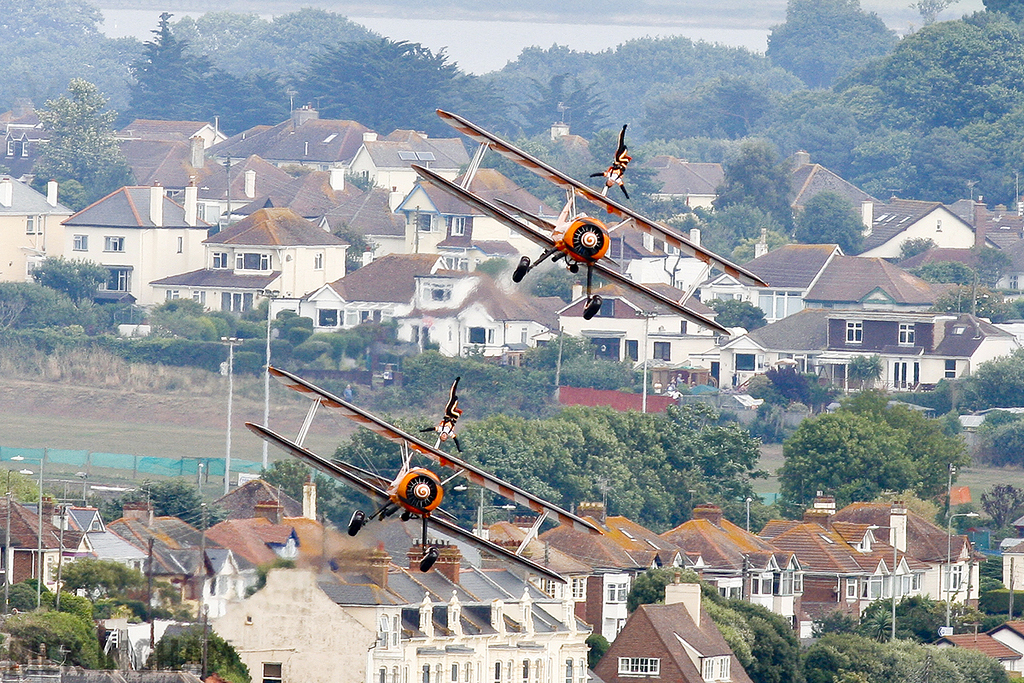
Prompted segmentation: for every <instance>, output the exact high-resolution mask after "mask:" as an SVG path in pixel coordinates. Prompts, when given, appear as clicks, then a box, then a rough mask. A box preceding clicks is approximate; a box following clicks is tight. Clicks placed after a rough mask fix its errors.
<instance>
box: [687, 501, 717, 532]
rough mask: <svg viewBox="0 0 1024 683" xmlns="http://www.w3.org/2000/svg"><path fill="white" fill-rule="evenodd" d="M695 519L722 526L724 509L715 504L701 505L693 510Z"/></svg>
mask: <svg viewBox="0 0 1024 683" xmlns="http://www.w3.org/2000/svg"><path fill="white" fill-rule="evenodd" d="M693 518H694V519H706V520H707V521H709V522H711V523H712V524H714V525H715V526H717V527H721V526H722V508H720V507H718V506H717V505H715V504H714V503H701V504H700V505H697V506H695V507H694V508H693Z"/></svg>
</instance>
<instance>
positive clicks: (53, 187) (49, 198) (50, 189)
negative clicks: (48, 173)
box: [46, 180, 57, 206]
mask: <svg viewBox="0 0 1024 683" xmlns="http://www.w3.org/2000/svg"><path fill="white" fill-rule="evenodd" d="M46 203H47V204H49V205H50V206H57V181H56V180H50V182H48V183H46Z"/></svg>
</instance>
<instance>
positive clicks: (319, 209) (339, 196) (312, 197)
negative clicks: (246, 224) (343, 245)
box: [232, 171, 364, 218]
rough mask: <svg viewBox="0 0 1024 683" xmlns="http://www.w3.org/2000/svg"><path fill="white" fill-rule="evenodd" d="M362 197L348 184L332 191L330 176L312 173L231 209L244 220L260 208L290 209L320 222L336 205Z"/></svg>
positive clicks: (356, 189)
mask: <svg viewBox="0 0 1024 683" xmlns="http://www.w3.org/2000/svg"><path fill="white" fill-rule="evenodd" d="M257 182H259V181H258V180H257ZM363 194H364V193H363V191H362V190H360V189H359V188H358V187H356V186H355V185H352V184H351V183H348V184H346V185H345V189H344V190H334V189H332V188H331V183H330V174H329V173H327V172H325V171H311V172H310V173H304V174H302V175H300V176H299V177H297V178H293V179H291V181H290V182H289V183H288V184H287V185H285V186H284V187H281V188H280V189H278V190H273V191H270V192H267V193H265V194H261V195H259V196H257V197H256V199H254V200H253V201H251V202H249V203H248V204H246V205H244V206H242V207H240V208H238V209H234V208H233V209H232V213H235V214H238V215H242V216H245V215H249V214H251V213H255V212H256V211H257V210H259V209H262V208H273V207H277V208H289V209H291V210H292V211H294V212H295V213H297V214H299V215H300V216H304V217H306V218H320V217H321V216H323V215H325V214H327V213H329V212H331V211H332V210H333V209H334V208H335V207H337V206H338V205H339V204H342V203H344V202H348V201H351V200H353V199H357V198H359V197H361V196H362V195H363Z"/></svg>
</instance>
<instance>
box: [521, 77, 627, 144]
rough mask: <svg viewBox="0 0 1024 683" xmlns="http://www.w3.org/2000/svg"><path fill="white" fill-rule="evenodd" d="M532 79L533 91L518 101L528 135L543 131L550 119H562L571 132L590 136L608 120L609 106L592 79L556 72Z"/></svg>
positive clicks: (553, 120) (548, 124)
mask: <svg viewBox="0 0 1024 683" xmlns="http://www.w3.org/2000/svg"><path fill="white" fill-rule="evenodd" d="M531 80H532V82H533V88H534V94H533V96H532V97H529V98H526V99H525V100H523V101H522V104H521V105H520V107H521V108H522V110H523V120H524V121H525V122H526V124H525V125H524V126H523V132H525V133H526V134H527V135H536V134H538V133H544V132H546V131H547V130H548V129H549V128H550V126H551V123H552V122H555V121H564V122H565V123H568V124H569V126H570V129H571V130H572V132H573V133H574V134H576V135H581V136H583V137H590V136H592V135H593V134H594V133H595V132H597V131H598V130H599V129H600V128H601V127H602V125H604V124H605V122H606V121H607V117H608V113H607V112H608V106H607V105H606V104H605V103H604V101H603V100H602V99H601V97H600V96H599V95H598V94H597V88H596V87H595V85H594V84H593V83H584V82H582V81H581V80H580V78H579V77H578V76H572V75H570V74H568V73H560V74H555V75H553V76H552V77H551V78H550V79H548V80H547V82H542V81H540V80H538V79H536V78H534V79H531Z"/></svg>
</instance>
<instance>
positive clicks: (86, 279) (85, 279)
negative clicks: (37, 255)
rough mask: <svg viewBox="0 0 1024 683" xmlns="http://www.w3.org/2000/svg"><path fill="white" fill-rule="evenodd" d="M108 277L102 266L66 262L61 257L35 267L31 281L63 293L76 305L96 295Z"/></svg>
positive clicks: (81, 262)
mask: <svg viewBox="0 0 1024 683" xmlns="http://www.w3.org/2000/svg"><path fill="white" fill-rule="evenodd" d="M109 276H110V273H109V271H108V270H107V269H106V268H104V267H103V266H101V265H99V264H97V263H93V262H92V261H67V260H65V259H64V257H63V256H58V257H56V258H54V257H52V256H51V257H49V258H47V259H44V260H43V262H42V263H40V264H39V265H38V266H36V267H35V269H33V271H32V279H33V280H35V281H36V282H38V283H39V284H41V285H43V286H44V287H49V288H50V289H56V290H57V291H58V292H64V293H65V294H67V295H68V296H69V297H71V300H72V301H74V302H75V303H76V304H77V303H79V302H81V301H83V300H87V299H91V298H92V297H93V296H95V295H96V290H98V289H99V288H100V285H102V284H103V283H104V282H106V281H107V278H108V277H109Z"/></svg>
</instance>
